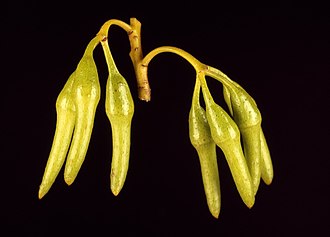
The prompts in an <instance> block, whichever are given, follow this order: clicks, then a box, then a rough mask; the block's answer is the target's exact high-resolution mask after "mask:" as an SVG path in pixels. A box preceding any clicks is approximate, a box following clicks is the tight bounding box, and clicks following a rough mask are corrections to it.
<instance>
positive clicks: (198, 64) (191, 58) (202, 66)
mask: <svg viewBox="0 0 330 237" xmlns="http://www.w3.org/2000/svg"><path fill="white" fill-rule="evenodd" d="M166 52H168V53H175V54H177V55H179V56H181V57H183V58H184V59H186V60H187V61H188V62H189V63H190V64H191V65H192V66H193V67H194V68H195V70H196V72H197V73H199V72H201V71H204V70H206V69H207V66H206V65H205V64H203V63H201V62H200V61H198V60H197V59H196V58H195V57H194V56H192V55H191V54H190V53H188V52H186V51H184V50H182V49H180V48H176V47H172V46H162V47H158V48H156V49H154V50H152V51H151V52H149V53H148V54H147V55H146V56H145V57H144V58H143V59H142V66H143V67H148V64H149V62H150V61H151V59H153V58H154V57H155V56H156V55H157V54H160V53H166Z"/></svg>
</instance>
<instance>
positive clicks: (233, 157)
mask: <svg viewBox="0 0 330 237" xmlns="http://www.w3.org/2000/svg"><path fill="white" fill-rule="evenodd" d="M204 81H205V78H204ZM202 90H203V96H204V100H205V104H206V117H207V121H208V123H209V125H210V129H211V134H212V138H213V140H214V142H215V143H216V144H217V146H219V147H220V149H221V150H222V151H223V153H224V155H225V157H226V160H227V163H228V166H229V168H230V171H231V173H232V176H233V179H234V182H235V184H236V187H237V190H238V192H239V194H240V196H241V198H242V200H243V202H244V203H245V204H246V205H247V206H248V207H249V208H251V207H252V206H253V204H254V189H253V184H252V181H251V176H250V172H249V170H248V166H247V164H246V160H245V157H244V154H243V151H242V147H241V142H240V132H239V129H238V127H237V125H236V123H235V122H234V121H233V120H232V118H231V117H230V116H229V115H228V114H227V113H226V112H225V111H224V110H223V109H222V108H221V107H220V106H219V105H217V104H216V103H215V102H214V100H213V98H212V96H211V94H210V91H209V89H208V88H207V85H206V82H205V83H204V84H202Z"/></svg>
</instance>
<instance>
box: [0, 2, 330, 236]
mask: <svg viewBox="0 0 330 237" xmlns="http://www.w3.org/2000/svg"><path fill="white" fill-rule="evenodd" d="M4 9H5V10H4V14H2V19H1V22H2V24H3V27H2V29H1V31H2V33H1V38H2V40H3V43H2V44H1V53H2V61H1V64H2V66H1V70H2V72H4V74H2V75H4V76H3V77H2V78H1V82H2V93H1V120H2V121H3V122H2V126H1V146H2V147H3V148H2V149H1V153H2V155H1V158H0V159H1V166H0V167H1V176H2V177H1V199H0V200H1V210H0V217H1V222H0V225H1V227H3V228H1V229H0V231H2V232H5V233H7V234H6V235H4V236H17V235H18V234H23V233H24V234H25V236H49V235H54V236H59V235H61V236H67V235H72V234H93V236H115V235H120V236H206V235H211V234H212V235H213V234H214V235H217V234H218V235H219V236H229V235H231V236H239V235H243V234H244V235H247V236H252V235H254V236H288V235H292V234H294V235H298V234H309V235H311V234H313V236H319V235H321V234H322V236H326V235H327V234H329V232H330V231H329V220H330V215H329V211H330V208H329V207H330V205H329V191H328V190H329V181H330V179H329V171H330V169H329V165H330V162H329V154H328V152H327V151H328V149H327V148H328V147H327V146H328V144H329V137H328V135H329V122H328V115H329V71H330V70H329V65H330V60H329V49H330V46H329V44H330V37H329V27H330V17H329V14H328V13H326V8H322V6H318V7H317V8H316V6H313V7H312V6H301V5H294V4H290V3H288V2H286V3H285V4H282V5H281V4H278V5H275V4H274V5H272V6H267V7H266V6H258V7H257V6H251V5H246V6H243V5H240V4H238V3H237V5H234V4H233V6H227V5H224V4H222V3H221V2H217V3H216V4H212V3H209V2H207V1H202V2H196V3H195V4H193V3H190V2H189V3H188V2H187V4H183V3H182V4H180V1H177V2H173V3H172V2H164V3H162V2H161V3H156V2H155V1H151V2H150V3H148V4H144V3H142V2H136V3H130V2H124V1H122V2H121V3H114V2H111V1H92V2H85V1H81V2H79V3H72V2H71V1H67V3H65V4H59V3H55V2H54V3H52V2H49V1H44V2H42V3H39V2H36V1H26V2H24V1H23V2H19V1H12V2H10V3H6V5H5V8H4ZM130 17H136V18H137V19H138V20H139V21H140V22H141V23H142V47H143V51H144V54H146V53H147V52H149V51H150V50H152V49H153V48H156V47H158V46H162V45H172V46H176V47H180V48H182V49H184V50H186V51H188V52H189V53H191V54H192V55H194V56H195V57H196V58H197V59H199V60H200V61H202V62H204V63H206V64H209V65H211V66H214V67H216V68H218V69H220V70H222V71H223V72H224V73H226V74H227V75H228V76H229V77H231V78H232V79H233V80H235V81H237V82H238V83H239V84H241V85H242V86H243V87H244V88H245V89H246V90H247V91H248V92H249V93H250V94H251V95H252V96H253V97H254V99H255V100H256V101H257V103H258V106H259V109H260V110H261V112H262V115H263V129H264V132H265V135H266V138H267V141H268V145H269V148H270V151H271V155H272V159H273V164H274V172H275V177H274V181H273V183H272V185H270V186H266V185H265V184H263V183H262V184H261V186H260V189H259V192H258V194H257V197H256V203H255V205H254V207H253V208H252V209H248V208H247V207H246V206H244V204H243V202H242V201H241V200H240V197H239V195H238V193H237V191H236V188H235V185H234V182H233V181H232V178H231V174H230V172H229V170H228V166H227V164H226V162H225V160H224V157H223V155H222V154H221V151H219V150H218V158H219V159H218V162H219V163H218V164H219V170H220V180H221V194H222V207H221V213H220V217H219V219H215V218H213V217H212V216H211V214H210V212H209V211H208V208H207V204H206V199H205V195H204V190H203V185H202V180H201V174H200V167H199V162H198V157H197V154H196V152H195V150H194V149H193V147H192V146H191V144H190V141H189V136H188V122H187V120H188V112H189V108H190V102H191V96H192V89H193V86H194V80H195V73H194V70H193V68H192V67H191V66H190V65H189V64H188V63H187V62H186V61H185V60H183V59H182V58H179V57H178V56H176V55H174V54H161V55H159V56H157V57H156V58H154V59H153V61H152V62H151V63H150V64H149V79H150V83H151V87H152V101H151V102H148V103H145V102H142V101H139V100H138V98H137V93H136V83H135V79H134V72H133V68H132V65H131V61H130V58H129V56H128V53H129V50H130V49H129V42H128V38H127V35H126V33H125V32H124V31H122V30H121V29H120V28H118V27H113V28H111V29H110V31H109V42H110V47H111V50H112V53H113V56H114V58H115V60H116V63H117V66H118V68H119V70H120V72H121V73H122V74H123V75H124V76H125V78H126V79H127V81H128V83H129V85H130V88H131V92H132V95H133V98H134V102H135V114H134V118H133V124H132V140H131V144H132V147H131V157H130V168H129V172H128V176H127V180H126V183H125V186H124V188H123V190H122V191H121V193H120V194H119V196H118V197H114V196H113V194H112V193H111V191H110V184H109V173H110V163H111V152H112V147H111V146H112V145H111V129H110V124H109V122H108V120H107V117H106V114H105V109H104V99H105V93H104V92H105V91H104V88H105V83H106V78H107V69H106V64H105V60H104V57H103V52H102V50H101V47H98V48H97V49H96V50H95V53H94V55H95V61H96V63H97V66H98V71H99V76H100V83H101V88H102V95H101V100H100V103H99V106H98V109H97V112H96V118H95V124H94V129H93V134H92V138H91V142H90V145H89V150H88V153H87V156H86V159H85V162H84V164H83V166H82V168H81V170H80V172H79V175H78V177H77V179H76V181H75V182H74V183H73V185H71V186H70V187H68V186H67V185H66V184H65V183H64V180H63V170H62V171H61V173H60V175H59V176H58V178H57V180H56V182H55V183H54V185H53V187H52V188H51V190H50V192H49V193H48V194H47V195H46V196H45V197H44V198H43V199H42V200H38V197H37V194H38V188H39V184H40V182H41V178H42V175H43V171H44V167H45V165H46V162H47V158H48V154H49V151H50V148H51V144H52V138H53V135H54V131H55V123H56V112H55V101H56V98H57V95H58V94H59V92H60V90H61V89H62V87H63V85H64V84H65V82H66V80H67V78H68V76H69V75H70V74H71V72H73V70H74V69H75V67H76V65H77V63H78V61H79V60H80V58H81V56H82V54H83V51H84V49H85V47H86V45H87V43H88V42H89V40H90V39H91V38H92V37H93V36H94V35H95V34H96V33H97V32H98V30H99V28H100V27H101V25H102V24H103V23H104V22H105V21H107V20H109V19H113V18H116V19H120V20H123V21H125V22H127V23H128V22H129V18H130ZM3 18H4V19H3ZM208 82H209V86H210V88H211V91H212V94H213V95H214V97H215V99H216V101H217V102H218V103H219V104H221V105H223V100H222V97H221V85H220V84H219V83H217V82H216V81H215V80H213V79H208ZM217 94H218V96H217Z"/></svg>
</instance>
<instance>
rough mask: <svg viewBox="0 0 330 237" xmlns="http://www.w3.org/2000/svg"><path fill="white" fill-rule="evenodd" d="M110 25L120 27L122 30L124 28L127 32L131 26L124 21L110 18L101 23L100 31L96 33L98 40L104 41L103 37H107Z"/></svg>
mask: <svg viewBox="0 0 330 237" xmlns="http://www.w3.org/2000/svg"><path fill="white" fill-rule="evenodd" d="M111 25H117V26H119V27H121V28H122V29H123V30H125V31H126V32H127V33H128V32H130V31H131V30H132V28H131V26H130V25H128V24H126V23H125V22H123V21H121V20H117V19H111V20H108V21H107V22H105V23H104V24H103V25H102V27H101V29H100V31H99V32H98V33H97V35H98V36H99V41H104V40H105V39H107V38H108V32H109V28H110V26H111Z"/></svg>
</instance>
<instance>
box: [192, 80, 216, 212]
mask: <svg viewBox="0 0 330 237" xmlns="http://www.w3.org/2000/svg"><path fill="white" fill-rule="evenodd" d="M199 94H200V82H199V79H198V78H197V79H196V84H195V88H194V93H193V98H192V105H191V109H190V112H189V137H190V141H191V144H192V145H193V146H194V148H195V149H196V151H197V153H198V156H199V162H200V166H201V173H202V179H203V185H204V191H205V195H206V200H207V204H208V207H209V210H210V212H211V213H212V215H213V216H214V217H216V218H217V217H218V216H219V213H220V205H221V203H220V202H221V198H220V197H221V196H220V179H219V174H218V164H217V156H216V145H215V143H214V141H213V139H212V136H211V131H210V127H209V125H208V122H207V119H206V113H205V110H204V109H203V108H202V107H201V106H200V102H199Z"/></svg>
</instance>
